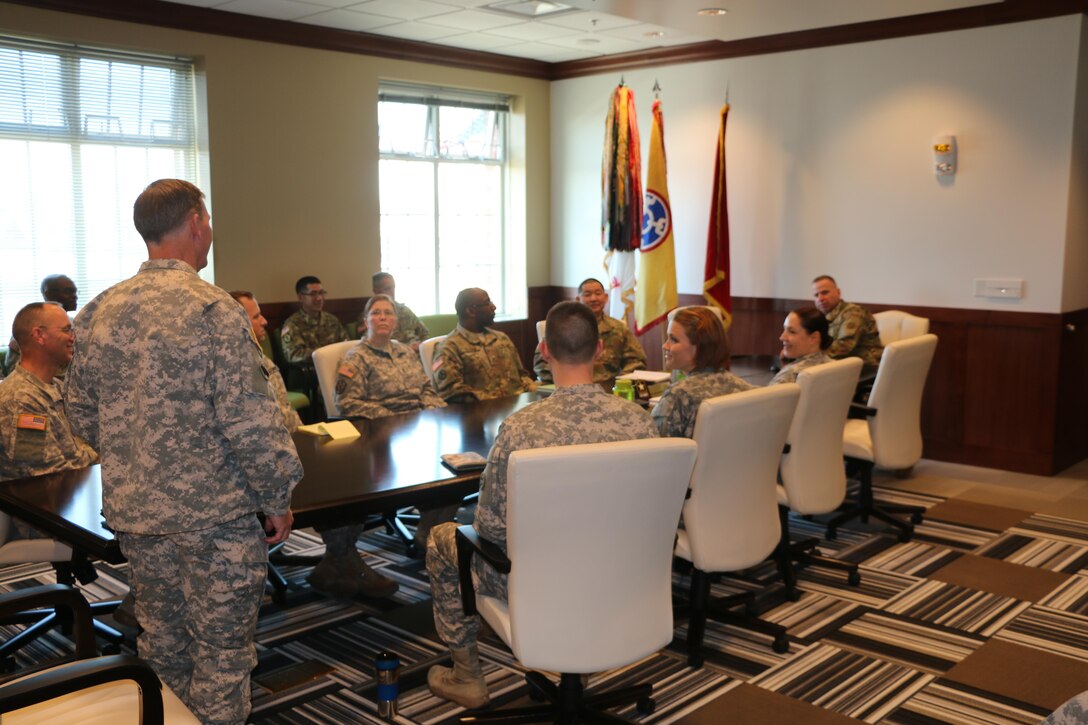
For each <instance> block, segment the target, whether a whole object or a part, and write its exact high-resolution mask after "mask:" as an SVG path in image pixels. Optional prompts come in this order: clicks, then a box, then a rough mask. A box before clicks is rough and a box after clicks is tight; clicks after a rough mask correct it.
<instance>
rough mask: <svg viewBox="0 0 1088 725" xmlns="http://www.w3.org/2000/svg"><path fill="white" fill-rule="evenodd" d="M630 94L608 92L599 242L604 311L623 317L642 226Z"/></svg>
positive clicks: (619, 90)
mask: <svg viewBox="0 0 1088 725" xmlns="http://www.w3.org/2000/svg"><path fill="white" fill-rule="evenodd" d="M640 154H641V147H640V145H639V138H638V119H637V118H636V116H635V94H634V93H633V92H632V91H631V89H630V88H628V87H627V86H625V85H623V84H622V83H621V84H620V85H619V86H617V87H616V90H615V91H613V92H612V100H611V101H610V103H609V105H608V118H607V119H606V120H605V124H604V154H603V158H602V162H601V244H602V246H604V249H605V255H604V267H605V270H606V271H607V272H608V280H609V284H608V305H609V311H608V314H609V316H611V317H615V318H616V319H620V320H622V319H626V316H627V309H628V308H629V307H631V295H632V293H633V292H634V287H635V258H634V257H635V252H634V250H636V249H638V247H639V235H640V231H641V229H642V168H641V167H642V162H641V156H640Z"/></svg>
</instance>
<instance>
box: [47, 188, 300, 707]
mask: <svg viewBox="0 0 1088 725" xmlns="http://www.w3.org/2000/svg"><path fill="white" fill-rule="evenodd" d="M203 196H204V195H203V194H202V193H201V192H200V190H199V189H197V188H196V187H195V186H193V185H192V184H190V183H188V182H185V181H179V180H174V179H166V180H160V181H156V182H153V183H152V184H151V185H150V186H148V187H147V188H146V189H145V190H144V191H143V193H141V194H140V197H139V198H138V199H137V200H136V204H135V205H134V208H133V220H134V222H135V225H136V229H137V231H139V232H140V235H141V236H142V237H143V239H144V240H145V242H146V243H147V249H148V257H149V259H148V261H146V262H144V263H143V264H142V265H141V266H140V270H139V272H138V273H137V274H136V276H134V277H132V278H130V279H128V280H125V281H124V282H121V283H120V284H117V285H114V286H113V287H111V288H110V289H108V290H106V291H105V292H103V293H102V294H101V295H99V296H98V297H96V298H95V299H94V300H93V301H91V302H90V304H88V305H87V306H85V307H84V308H83V310H82V311H81V312H80V314H79V315H78V316H77V317H76V321H75V328H76V340H77V347H76V355H75V358H74V359H73V361H72V366H71V368H70V369H69V372H68V376H67V379H66V397H67V400H68V410H69V419H70V420H71V422H72V429H73V430H74V431H75V432H76V433H77V434H80V435H83V436H84V437H85V438H87V440H88V441H89V442H90V443H91V445H92V446H95V447H96V448H97V449H98V451H99V453H100V454H101V457H102V504H103V506H102V508H103V514H104V516H105V519H106V523H107V524H108V525H109V526H110V528H111V529H113V530H114V531H115V532H116V534H117V540H118V543H119V544H120V546H121V551H122V553H124V555H125V557H126V558H127V559H128V561H129V565H130V577H131V583H132V587H133V589H134V591H135V593H136V614H137V617H138V619H139V622H140V625H141V626H142V627H143V629H144V631H143V633H141V634H140V637H139V640H138V645H139V654H140V656H141V657H142V658H144V659H145V660H147V661H148V662H149V663H150V664H151V666H152V667H153V668H154V669H155V672H156V673H157V674H158V675H159V677H160V678H161V679H162V680H163V682H165V683H166V684H167V685H168V686H169V687H170V688H171V690H173V691H174V692H175V693H176V694H177V695H178V696H179V697H180V698H181V700H182V701H183V702H184V703H185V704H186V705H187V706H188V707H189V708H190V709H191V710H193V712H194V713H195V714H196V715H197V717H199V718H200V720H201V722H203V723H241V722H244V721H245V719H246V717H247V716H248V713H249V709H250V708H249V697H250V691H249V676H250V671H251V670H252V669H253V667H254V666H255V665H256V663H257V653H256V648H255V647H254V643H253V638H254V634H255V631H256V626H257V612H258V609H259V606H260V603H261V597H262V595H263V591H264V582H265V577H266V574H267V564H268V545H269V544H274V543H278V542H280V541H283V540H285V539H286V538H287V535H288V534H289V533H290V530H291V520H292V517H291V510H290V498H291V489H292V488H293V487H294V485H295V484H296V483H297V482H298V481H299V479H300V478H301V477H302V465H301V463H300V462H299V459H298V456H297V455H296V453H295V448H294V445H293V444H292V441H291V438H290V435H289V434H288V432H287V429H286V428H285V427H284V425H283V416H282V415H281V414H280V411H279V409H278V408H277V407H276V402H275V401H274V400H273V399H272V394H271V391H270V388H269V386H268V379H267V378H266V377H265V374H264V370H263V368H262V367H261V351H260V348H259V347H258V346H257V344H256V342H255V341H254V338H253V333H252V331H251V329H250V325H249V321H248V320H247V319H246V315H245V314H244V312H243V311H242V310H241V309H240V308H239V306H238V305H237V304H236V303H235V302H234V301H233V300H232V299H231V298H230V296H229V295H227V293H226V292H224V291H222V290H220V289H219V288H217V287H214V286H212V285H210V284H207V283H206V282H204V281H202V280H201V279H200V278H199V277H198V276H197V270H198V269H201V268H202V267H204V266H205V265H206V264H207V261H208V251H209V249H210V247H211V242H212V230H211V224H210V216H209V215H208V212H207V210H206V208H205V206H204V201H203ZM258 511H263V512H264V514H265V525H264V529H265V531H264V532H262V530H261V524H260V522H259V520H258V519H257V516H256V513H257V512H258ZM266 532H267V536H266V535H265V533H266Z"/></svg>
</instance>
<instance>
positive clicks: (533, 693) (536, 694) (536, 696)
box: [529, 687, 548, 702]
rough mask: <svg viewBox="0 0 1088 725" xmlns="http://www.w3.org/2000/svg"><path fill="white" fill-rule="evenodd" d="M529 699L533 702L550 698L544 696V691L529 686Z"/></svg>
mask: <svg viewBox="0 0 1088 725" xmlns="http://www.w3.org/2000/svg"><path fill="white" fill-rule="evenodd" d="M529 699H530V700H532V701H533V702H544V701H545V700H547V699H548V698H547V697H545V696H544V693H543V692H541V691H540V690H538V689H536V688H535V687H529Z"/></svg>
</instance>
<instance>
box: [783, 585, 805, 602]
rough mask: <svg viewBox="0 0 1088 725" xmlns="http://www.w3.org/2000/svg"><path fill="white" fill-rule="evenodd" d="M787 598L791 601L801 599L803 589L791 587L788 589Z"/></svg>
mask: <svg viewBox="0 0 1088 725" xmlns="http://www.w3.org/2000/svg"><path fill="white" fill-rule="evenodd" d="M786 599H789V600H790V601H791V602H799V601H801V590H800V589H797V588H796V587H790V588H789V589H787V590H786Z"/></svg>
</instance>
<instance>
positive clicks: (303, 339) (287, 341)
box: [280, 310, 350, 363]
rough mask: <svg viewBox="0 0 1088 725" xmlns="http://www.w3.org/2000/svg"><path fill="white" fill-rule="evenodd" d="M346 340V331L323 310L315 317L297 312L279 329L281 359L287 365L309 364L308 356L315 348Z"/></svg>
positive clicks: (332, 315)
mask: <svg viewBox="0 0 1088 725" xmlns="http://www.w3.org/2000/svg"><path fill="white" fill-rule="evenodd" d="M348 339H350V338H349V337H348V331H347V330H346V329H344V326H343V325H342V324H340V320H338V319H337V317H336V315H334V314H332V313H331V312H325V311H324V310H322V311H321V314H320V315H318V316H317V317H313V316H311V315H309V314H307V313H306V312H305V311H304V310H298V311H297V312H295V313H294V314H293V315H291V316H290V317H288V318H287V319H286V320H284V321H283V327H282V328H280V347H282V348H283V359H284V360H286V361H287V362H289V363H297V362H310V355H311V354H312V353H313V351H314V350H316V349H317V348H319V347H324V346H325V345H331V344H333V343H334V342H343V341H344V340H348Z"/></svg>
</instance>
